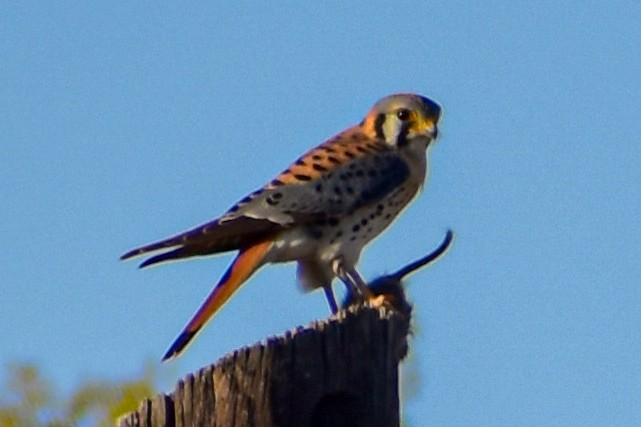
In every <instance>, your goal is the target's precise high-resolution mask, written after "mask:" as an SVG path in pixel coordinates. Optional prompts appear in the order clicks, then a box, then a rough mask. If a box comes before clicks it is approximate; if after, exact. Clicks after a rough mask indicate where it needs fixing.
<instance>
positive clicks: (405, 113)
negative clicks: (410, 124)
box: [396, 108, 411, 122]
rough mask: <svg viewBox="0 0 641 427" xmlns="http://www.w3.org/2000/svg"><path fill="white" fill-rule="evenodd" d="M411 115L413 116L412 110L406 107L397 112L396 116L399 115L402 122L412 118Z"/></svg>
mask: <svg viewBox="0 0 641 427" xmlns="http://www.w3.org/2000/svg"><path fill="white" fill-rule="evenodd" d="M410 116H411V114H410V110H406V109H404V108H402V109H400V110H398V111H397V112H396V117H398V119H399V120H400V121H402V122H406V121H408V120H409V119H410Z"/></svg>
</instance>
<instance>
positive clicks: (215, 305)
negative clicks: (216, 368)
mask: <svg viewBox="0 0 641 427" xmlns="http://www.w3.org/2000/svg"><path fill="white" fill-rule="evenodd" d="M271 247H272V242H271V241H267V242H262V243H258V244H255V245H253V246H250V247H249V248H246V249H241V250H240V253H239V254H238V256H236V259H235V260H234V262H233V263H232V265H231V266H230V267H229V269H228V270H227V272H226V273H225V275H224V276H223V277H222V278H221V279H220V282H218V285H216V287H215V288H214V290H213V291H212V292H211V293H210V294H209V296H208V297H207V299H206V300H205V302H204V303H203V304H202V305H201V306H200V308H199V309H198V311H197V312H196V314H194V317H192V318H191V320H190V321H189V323H187V326H185V329H183V331H182V333H181V334H180V335H179V336H178V338H176V340H175V341H174V343H173V344H172V345H171V347H169V350H167V353H165V355H164V356H163V358H162V360H163V362H164V361H165V360H169V359H173V358H174V357H176V356H178V355H179V354H180V353H181V352H182V351H183V350H184V349H185V347H186V346H187V344H189V342H190V341H191V340H192V339H193V338H194V336H195V335H196V334H197V333H198V331H200V329H201V328H202V327H203V326H205V324H206V323H207V321H208V320H209V319H211V317H212V316H213V315H214V314H215V313H216V312H217V311H218V310H219V309H220V307H222V306H223V305H224V304H225V303H226V302H227V300H228V299H229V298H230V297H231V296H232V294H233V293H234V292H236V290H237V289H238V288H239V287H240V285H242V284H243V283H244V282H245V281H246V280H247V279H249V277H250V276H251V275H252V274H253V273H254V272H255V271H256V270H258V268H260V267H261V266H262V265H263V260H264V259H265V255H266V254H267V252H269V249H270V248H271Z"/></svg>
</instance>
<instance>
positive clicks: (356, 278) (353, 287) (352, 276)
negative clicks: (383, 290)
mask: <svg viewBox="0 0 641 427" xmlns="http://www.w3.org/2000/svg"><path fill="white" fill-rule="evenodd" d="M332 269H333V270H334V274H336V276H337V277H338V278H339V279H340V280H341V281H342V282H343V283H345V285H346V286H347V290H348V291H349V292H352V293H353V294H354V295H356V293H359V294H361V295H362V296H363V297H364V298H365V299H367V300H371V299H372V298H374V295H373V294H372V292H371V291H370V290H369V288H368V287H367V284H366V283H365V281H364V280H363V278H362V277H361V276H360V274H358V272H357V271H356V269H355V268H353V267H352V268H351V269H349V270H346V269H345V266H344V263H343V260H341V259H340V258H339V259H335V260H334V262H333V263H332Z"/></svg>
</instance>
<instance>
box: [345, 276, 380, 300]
mask: <svg viewBox="0 0 641 427" xmlns="http://www.w3.org/2000/svg"><path fill="white" fill-rule="evenodd" d="M347 276H348V277H350V278H351V280H352V282H353V283H354V284H355V285H356V287H357V288H358V290H359V291H360V293H361V294H362V295H363V297H365V299H367V300H371V299H373V298H374V294H373V293H372V291H371V290H370V289H369V287H368V286H367V283H365V280H363V278H362V277H361V275H360V274H358V271H356V269H355V268H352V269H351V270H349V271H347Z"/></svg>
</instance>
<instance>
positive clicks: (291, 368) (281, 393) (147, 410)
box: [119, 306, 409, 427]
mask: <svg viewBox="0 0 641 427" xmlns="http://www.w3.org/2000/svg"><path fill="white" fill-rule="evenodd" d="M408 330H409V323H408V319H404V318H403V317H401V316H399V315H398V314H395V313H394V312H393V311H391V310H388V309H386V308H385V307H380V308H372V307H368V306H355V307H350V308H349V309H347V310H344V311H340V312H339V313H338V314H337V315H336V316H334V317H331V318H329V319H327V320H323V321H317V322H314V323H312V324H311V325H310V326H309V327H307V328H303V327H299V328H297V329H295V330H293V331H290V332H287V333H286V334H285V335H283V336H280V337H273V338H269V339H268V340H267V341H266V342H265V343H260V344H256V345H254V346H251V347H247V348H242V349H240V350H236V351H235V352H233V353H232V354H229V355H227V356H225V357H223V358H222V359H220V360H219V361H218V362H217V363H216V364H214V365H211V366H208V367H205V368H203V369H201V370H200V371H198V372H196V373H194V374H190V375H187V376H186V377H185V378H184V379H183V380H180V381H179V382H178V384H177V386H176V389H175V390H174V392H173V393H171V394H169V395H164V394H161V395H158V396H156V397H155V398H153V399H151V400H149V399H147V400H145V401H143V402H142V403H141V405H140V407H139V409H138V410H137V411H135V412H132V413H130V414H127V415H125V416H123V417H122V418H121V419H120V420H119V426H120V427H152V426H153V427H160V426H163V427H164V426H167V427H174V426H176V427H180V426H221V427H229V426H255V427H275V426H279V427H287V426H296V427H298V426H310V427H321V426H322V427H325V426H327V427H329V426H332V427H340V426H350V427H352V426H363V427H364V426H368V427H369V426H381V427H383V426H384V427H390V426H398V425H399V397H398V363H399V362H400V360H401V359H402V358H403V357H404V356H405V354H406V352H407V333H408Z"/></svg>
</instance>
